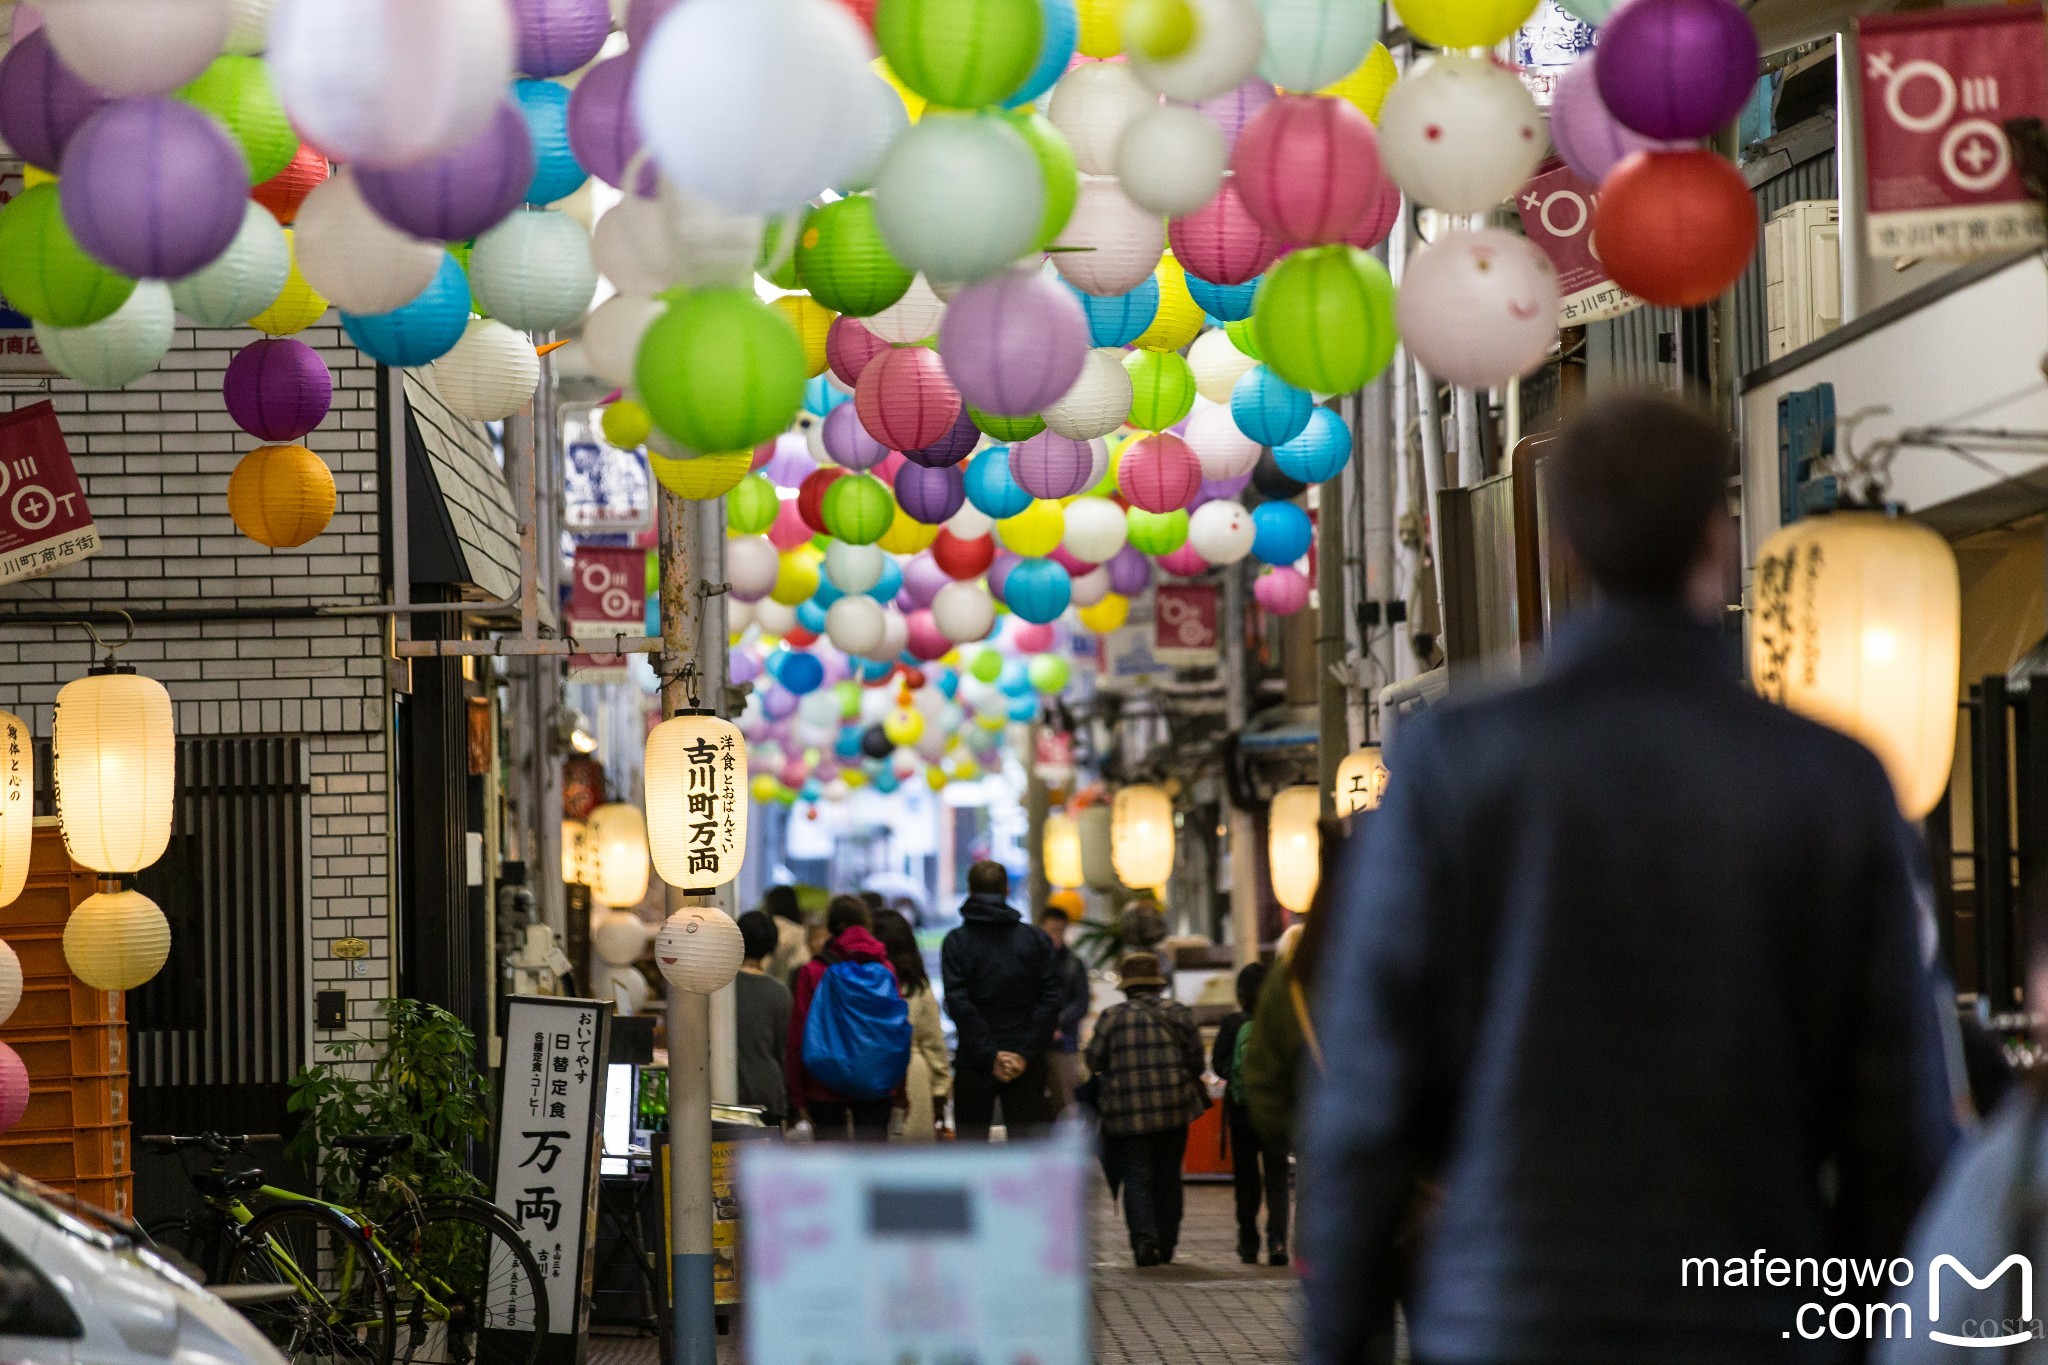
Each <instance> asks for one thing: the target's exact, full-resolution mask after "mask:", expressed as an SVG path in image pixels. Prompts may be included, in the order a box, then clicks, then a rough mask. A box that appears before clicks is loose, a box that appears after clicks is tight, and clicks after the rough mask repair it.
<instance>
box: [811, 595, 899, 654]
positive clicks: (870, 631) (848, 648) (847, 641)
mask: <svg viewBox="0 0 2048 1365" xmlns="http://www.w3.org/2000/svg"><path fill="white" fill-rule="evenodd" d="M887 627H888V618H887V617H886V616H884V615H883V613H882V604H881V603H879V602H877V601H875V600H874V599H873V598H872V597H862V596H860V595H859V594H855V595H854V596H852V597H842V598H840V599H839V600H838V601H837V602H834V603H833V604H832V605H831V606H829V607H827V608H826V609H825V638H826V639H828V640H830V641H831V642H832V647H833V648H834V649H837V650H839V651H840V652H841V653H844V654H869V653H872V652H873V651H874V650H875V648H876V647H877V646H879V645H880V644H881V643H882V636H883V635H884V634H885V633H886V632H887Z"/></svg>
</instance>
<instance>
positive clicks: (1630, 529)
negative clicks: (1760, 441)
mask: <svg viewBox="0 0 2048 1365" xmlns="http://www.w3.org/2000/svg"><path fill="white" fill-rule="evenodd" d="M1545 464H1546V466H1547V472H1548V473H1549V475H1550V476H1551V479H1552V483H1551V491H1552V494H1553V495H1554V502H1553V506H1554V507H1555V509H1556V513H1557V519H1558V525H1559V529H1561V530H1562V531H1563V532H1564V537H1565V539H1566V540H1567V541H1568V542H1569V543H1570V544H1571V548H1572V551H1573V553H1574V554H1575V555H1576V556H1577V557H1578V561H1579V563H1580V564H1581V565H1582V566H1584V568H1585V570H1586V572H1587V574H1589V575H1590V576H1591V577H1592V579H1593V581H1594V583H1596V584H1598V585H1599V587H1600V589H1601V591H1603V592H1605V593H1606V594H1607V595H1608V596H1609V597H1622V598H1635V599H1638V600H1650V601H1663V602H1675V601H1678V600H1680V599H1681V598H1682V597H1683V596H1684V593H1685V590H1686V583H1687V579H1688V577H1689V576H1690V574H1691V571H1692V569H1693V567H1694V565H1695V564H1697V563H1698V562H1699V559H1700V556H1701V554H1702V553H1703V552H1704V551H1705V550H1706V548H1707V536H1708V528H1709V527H1710V525H1711V524H1712V521H1713V518H1714V517H1715V516H1717V515H1719V514H1720V513H1721V511H1722V509H1723V508H1724V507H1725V505H1726V496H1727V493H1726V489H1727V481H1728V464H1729V446H1728V438H1727V436H1726V435H1724V434H1723V433H1722V431H1721V430H1720V429H1719V428H1718V427H1716V426H1715V425H1714V424H1713V423H1712V422H1710V421H1708V420H1707V419H1706V418H1704V417H1702V416H1700V415H1699V414H1697V413H1695V412H1693V411H1691V410H1690V409H1688V408H1684V407H1681V406H1679V405H1678V404H1676V403H1673V402H1670V401H1669V400H1667V399H1662V398H1652V397H1649V396H1648V395H1631V396H1629V397H1625V398H1615V399H1610V400H1608V401H1606V402H1602V403H1596V404H1594V405H1593V406H1592V407H1590V408H1588V409H1586V411H1585V412H1584V413H1582V414H1581V415H1580V416H1579V417H1578V418H1577V419H1575V420H1574V421H1573V422H1572V423H1571V424H1570V425H1569V426H1567V427H1566V428H1565V431H1564V441H1563V445H1562V448H1561V449H1560V450H1559V451H1558V453H1557V454H1555V455H1553V456H1551V457H1550V458H1549V459H1548V460H1547V461H1545Z"/></svg>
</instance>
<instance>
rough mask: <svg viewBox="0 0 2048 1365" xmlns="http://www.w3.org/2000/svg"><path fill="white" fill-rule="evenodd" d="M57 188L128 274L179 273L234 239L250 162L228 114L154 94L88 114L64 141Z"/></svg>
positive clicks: (83, 241)
mask: <svg viewBox="0 0 2048 1365" xmlns="http://www.w3.org/2000/svg"><path fill="white" fill-rule="evenodd" d="M138 167H148V168H149V173H148V174H137V168H138ZM58 189H59V192H60V195H61V200H62V203H63V208H64V221H65V223H66V225H67V226H69V227H70V229H71V231H72V232H73V233H74V234H75V235H76V237H77V239H78V244H79V245H80V246H82V247H84V248H85V249H86V251H88V252H90V253H91V254H92V255H93V257H94V258H95V259H97V260H100V261H102V262H104V263H105V264H107V265H109V266H111V267H112V268H114V269H115V270H118V271H121V272H122V273H123V274H128V275H140V276H148V277H150V278H152V279H177V278H179V277H180V276H183V275H189V274H191V273H192V272H193V271H195V270H197V269H199V268H200V267H201V266H203V265H205V264H206V263H207V262H209V261H211V260H213V258H214V257H216V256H218V255H220V254H221V253H222V252H223V251H226V250H227V249H228V246H229V244H230V243H232V242H233V241H234V240H235V234H236V233H237V232H239V231H240V230H241V227H242V212H243V210H242V203H243V201H244V200H245V199H247V198H248V195H249V172H248V169H247V167H246V166H245V165H244V163H243V161H242V153H241V150H240V149H239V148H237V147H236V146H235V144H234V143H233V142H232V141H231V140H230V139H229V138H228V135H227V134H226V132H224V131H223V130H222V129H221V126H220V124H218V123H216V122H215V121H214V120H213V119H212V118H210V117H209V116H207V115H206V114H204V113H202V112H200V111H199V110H197V109H195V108H193V107H192V106H191V105H189V104H185V103H182V102H180V101H178V100H174V99H168V98H165V97H163V96H148V97H139V98H135V99H126V100H119V101H117V102H115V103H113V104H110V105H108V106H107V107H106V108H104V109H102V110H100V111H99V112H98V113H97V114H94V115H93V116H92V117H91V118H89V119H87V120H86V121H85V123H84V125H83V126H82V127H80V128H79V130H78V132H77V133H76V134H74V135H73V136H72V138H71V141H70V143H69V145H68V146H66V147H65V149H64V164H63V179H62V180H61V182H60V183H59V186H58Z"/></svg>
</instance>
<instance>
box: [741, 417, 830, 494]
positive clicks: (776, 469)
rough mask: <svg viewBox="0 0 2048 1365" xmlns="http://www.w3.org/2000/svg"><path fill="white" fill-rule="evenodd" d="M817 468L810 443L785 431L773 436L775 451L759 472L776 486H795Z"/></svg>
mask: <svg viewBox="0 0 2048 1365" xmlns="http://www.w3.org/2000/svg"><path fill="white" fill-rule="evenodd" d="M840 406H842V407H843V406H845V405H844V404H841V405H840ZM817 468H818V462H817V461H816V460H813V459H812V458H811V447H810V443H809V442H808V441H806V440H804V438H803V437H801V436H799V435H797V434H796V433H795V432H793V431H785V432H783V433H782V434H781V435H780V436H778V437H776V438H775V453H774V454H772V455H770V456H769V457H768V463H767V464H764V465H762V466H761V472H762V473H763V474H765V475H767V476H768V482H770V483H772V484H774V485H775V486H776V487H778V488H795V487H797V486H799V485H800V484H802V483H803V481H804V480H805V479H807V478H809V477H810V476H811V475H812V474H813V473H815V472H816V471H817Z"/></svg>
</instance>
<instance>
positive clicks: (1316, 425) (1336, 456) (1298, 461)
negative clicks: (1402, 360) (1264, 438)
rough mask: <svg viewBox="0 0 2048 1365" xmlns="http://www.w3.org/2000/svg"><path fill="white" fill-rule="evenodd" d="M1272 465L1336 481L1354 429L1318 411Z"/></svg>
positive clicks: (1301, 479) (1299, 478)
mask: <svg viewBox="0 0 2048 1365" xmlns="http://www.w3.org/2000/svg"><path fill="white" fill-rule="evenodd" d="M1517 240H1519V239H1517ZM1532 249H1533V248H1532ZM1410 344H1411V345H1412V344H1413V343H1412V341H1411V343H1410ZM1425 363H1426V362H1425ZM1273 462H1274V463H1275V464H1277V465H1279V466H1280V472H1281V473H1283V474H1285V475H1286V476H1287V477H1288V478H1290V479H1293V480H1295V481H1296V482H1298V483H1304V484H1309V483H1322V482H1324V481H1325V480H1328V479H1334V478H1336V477H1337V475H1338V474H1339V473H1340V472H1341V471H1342V470H1343V468H1344V466H1345V465H1347V464H1349V463H1351V428H1350V427H1348V426H1346V425H1344V419H1343V418H1342V417H1339V416H1338V415H1337V413H1336V411H1335V410H1334V409H1331V408H1321V407H1319V408H1317V409H1316V410H1315V411H1314V412H1311V413H1310V414H1309V415H1308V426H1307V428H1306V429H1304V430H1303V431H1302V433H1301V435H1299V436H1297V437H1295V438H1294V439H1293V440H1291V441H1289V442H1287V444H1285V445H1279V446H1274V447H1273Z"/></svg>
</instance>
